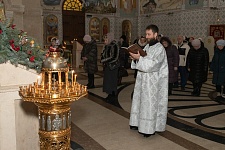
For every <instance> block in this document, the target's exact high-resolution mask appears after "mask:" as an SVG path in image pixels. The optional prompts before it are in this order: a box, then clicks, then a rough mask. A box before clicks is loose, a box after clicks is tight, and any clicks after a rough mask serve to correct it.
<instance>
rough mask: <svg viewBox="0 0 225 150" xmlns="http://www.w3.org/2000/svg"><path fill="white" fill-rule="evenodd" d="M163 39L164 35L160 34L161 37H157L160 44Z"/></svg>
mask: <svg viewBox="0 0 225 150" xmlns="http://www.w3.org/2000/svg"><path fill="white" fill-rule="evenodd" d="M162 37H163V35H162V34H159V35H158V36H157V40H158V41H159V42H160V41H161V38H162Z"/></svg>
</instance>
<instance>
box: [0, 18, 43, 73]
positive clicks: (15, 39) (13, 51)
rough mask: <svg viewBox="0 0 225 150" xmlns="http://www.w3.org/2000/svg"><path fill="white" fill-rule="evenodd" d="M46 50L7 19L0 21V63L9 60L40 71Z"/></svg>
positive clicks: (14, 63)
mask: <svg viewBox="0 0 225 150" xmlns="http://www.w3.org/2000/svg"><path fill="white" fill-rule="evenodd" d="M45 54H46V52H45V51H44V50H42V49H41V47H40V45H39V44H38V43H36V42H34V39H33V38H32V37H29V36H27V33H26V32H24V31H22V30H18V29H16V28H15V25H13V24H11V23H10V21H9V20H5V21H0V64H2V63H6V62H10V63H11V64H13V65H15V66H18V64H21V65H24V66H26V67H27V69H35V70H36V71H37V72H40V71H41V68H42V62H43V60H44V59H45V57H46V56H45Z"/></svg>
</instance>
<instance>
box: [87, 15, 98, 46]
mask: <svg viewBox="0 0 225 150" xmlns="http://www.w3.org/2000/svg"><path fill="white" fill-rule="evenodd" d="M89 34H90V36H91V37H92V38H93V39H95V40H96V42H99V41H100V20H99V19H98V18H96V17H94V18H91V20H90V22H89Z"/></svg>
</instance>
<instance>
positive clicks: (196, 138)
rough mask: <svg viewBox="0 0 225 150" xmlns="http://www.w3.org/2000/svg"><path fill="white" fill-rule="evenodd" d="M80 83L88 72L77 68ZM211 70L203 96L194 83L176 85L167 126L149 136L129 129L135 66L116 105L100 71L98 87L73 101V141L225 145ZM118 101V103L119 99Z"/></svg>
mask: <svg viewBox="0 0 225 150" xmlns="http://www.w3.org/2000/svg"><path fill="white" fill-rule="evenodd" d="M76 72H78V82H79V83H81V84H84V85H86V84H87V76H86V73H84V72H83V70H82V69H77V70H76ZM211 78H212V77H211V74H209V79H208V81H207V83H205V84H204V85H203V88H202V92H201V95H200V97H193V96H191V94H190V93H191V91H192V85H191V83H189V82H188V84H187V88H186V90H185V91H180V89H179V88H176V89H174V91H173V95H171V96H169V111H168V120H167V130H166V131H165V132H163V133H156V134H155V135H153V136H151V137H149V138H144V137H143V136H142V135H140V134H138V132H137V131H133V130H130V129H129V112H130V108H131V92H132V91H133V87H134V78H133V70H129V76H128V77H125V78H123V84H122V85H121V86H118V91H119V95H118V103H119V105H120V106H121V107H122V109H121V108H119V107H116V106H114V105H111V104H109V103H106V102H105V101H104V98H105V97H106V96H107V94H106V93H103V92H102V72H101V71H100V72H98V74H97V75H96V76H95V85H96V88H95V89H90V90H89V94H88V95H87V96H85V97H83V98H81V99H80V100H78V101H76V102H74V103H73V105H72V117H73V119H72V122H73V124H72V137H71V140H72V141H74V142H76V143H78V144H79V145H81V146H82V147H83V148H84V149H85V150H104V149H106V150H153V149H154V150H155V149H157V150H170V149H176V150H183V149H193V150H205V149H209V150H224V149H225V102H223V101H219V102H218V101H215V100H212V97H213V91H214V90H215V87H214V85H212V84H211ZM117 105H118V104H117Z"/></svg>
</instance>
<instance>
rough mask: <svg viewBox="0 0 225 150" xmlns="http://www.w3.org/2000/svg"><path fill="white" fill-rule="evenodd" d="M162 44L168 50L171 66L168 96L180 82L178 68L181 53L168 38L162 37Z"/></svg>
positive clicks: (169, 64) (168, 60) (168, 59)
mask: <svg viewBox="0 0 225 150" xmlns="http://www.w3.org/2000/svg"><path fill="white" fill-rule="evenodd" d="M160 43H161V44H162V45H163V47H164V48H165V50H166V55H167V62H168V66H169V88H168V94H169V95H171V94H172V90H173V84H174V83H175V82H177V81H178V72H177V71H178V66H179V52H178V50H177V48H176V46H174V45H172V42H171V41H170V39H169V38H168V37H162V38H161V40H160Z"/></svg>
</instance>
